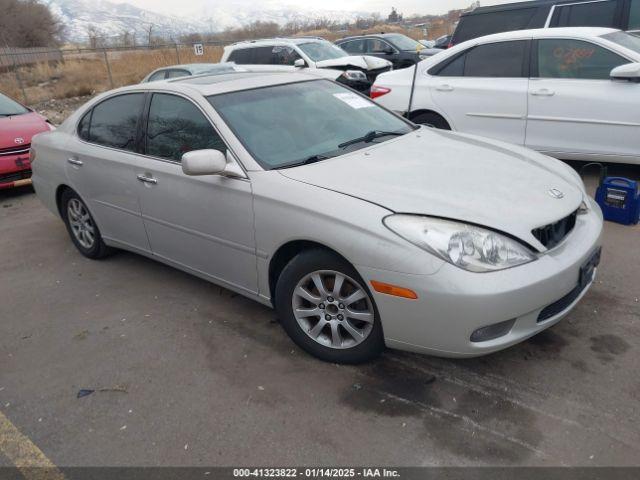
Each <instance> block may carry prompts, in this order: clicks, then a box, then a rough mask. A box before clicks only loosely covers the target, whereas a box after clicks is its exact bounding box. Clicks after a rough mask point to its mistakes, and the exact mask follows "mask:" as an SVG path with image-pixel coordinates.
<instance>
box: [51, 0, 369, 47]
mask: <svg viewBox="0 0 640 480" xmlns="http://www.w3.org/2000/svg"><path fill="white" fill-rule="evenodd" d="M41 1H42V3H44V4H46V5H48V6H49V9H50V10H51V11H52V12H53V13H54V14H55V15H56V16H57V17H58V18H59V19H60V20H61V22H62V24H63V25H64V26H65V34H66V36H67V39H68V40H69V41H71V42H84V41H86V40H87V38H88V36H89V31H90V30H94V31H95V32H96V33H97V34H98V35H99V36H100V37H102V38H105V39H115V38H118V37H121V36H122V35H123V34H124V33H125V32H127V34H128V35H130V36H131V35H135V36H136V39H137V42H138V43H146V41H147V38H148V31H149V28H151V29H152V33H153V35H154V36H159V37H162V38H165V39H171V38H177V37H179V36H180V35H183V34H188V33H207V32H220V31H223V30H225V29H226V28H234V27H240V26H243V25H247V24H249V23H251V22H254V21H256V20H260V21H264V22H276V23H278V24H280V25H284V24H285V23H287V22H290V21H304V20H310V19H317V18H327V19H330V20H337V21H353V20H355V19H356V18H357V17H358V16H366V15H367V14H363V13H362V12H347V11H328V10H312V9H304V10H302V9H299V8H296V9H293V8H290V7H289V8H288V7H285V6H279V5H278V4H273V3H270V4H268V5H269V6H268V7H260V6H257V5H258V4H259V2H252V3H253V6H250V5H249V3H248V2H241V3H242V7H241V8H238V7H237V6H236V8H231V7H229V6H219V2H216V3H215V4H213V5H211V4H209V3H208V2H207V4H203V5H202V6H201V7H200V8H198V9H197V10H194V11H192V12H189V13H188V15H187V14H185V15H183V16H175V15H169V14H166V13H158V12H152V11H150V10H145V9H142V8H138V7H136V6H134V5H131V4H129V3H116V2H113V1H109V0H41Z"/></svg>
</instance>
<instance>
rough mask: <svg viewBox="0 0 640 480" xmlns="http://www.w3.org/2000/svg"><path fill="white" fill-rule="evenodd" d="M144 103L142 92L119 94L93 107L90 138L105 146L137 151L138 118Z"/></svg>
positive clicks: (88, 135) (93, 141) (88, 136)
mask: <svg viewBox="0 0 640 480" xmlns="http://www.w3.org/2000/svg"><path fill="white" fill-rule="evenodd" d="M143 104H144V94H142V93H129V94H125V95H119V96H117V97H112V98H109V99H108V100H105V101H104V102H102V103H99V104H98V105H96V106H95V107H94V108H93V114H92V115H91V123H90V125H89V131H88V132H87V138H88V140H89V141H90V142H92V143H97V144H98V145H104V146H105V147H112V148H119V149H122V150H130V151H135V146H136V132H137V126H138V118H139V117H140V113H141V111H142V106H143ZM85 118H86V116H85Z"/></svg>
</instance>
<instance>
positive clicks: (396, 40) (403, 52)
mask: <svg viewBox="0 0 640 480" xmlns="http://www.w3.org/2000/svg"><path fill="white" fill-rule="evenodd" d="M336 45H338V46H339V47H341V48H342V49H344V50H345V51H346V52H347V53H349V54H351V55H372V56H374V57H379V58H382V59H385V60H388V61H390V62H391V63H393V68H394V69H398V68H406V67H410V66H411V65H415V63H416V62H419V61H420V60H423V59H424V58H427V57H429V56H431V55H433V54H434V53H437V52H431V49H425V48H424V46H423V45H422V44H421V43H420V42H417V41H416V40H414V39H413V38H409V37H407V36H406V35H403V34H401V33H380V34H374V35H360V36H355V37H347V38H343V39H341V40H338V41H337V42H336Z"/></svg>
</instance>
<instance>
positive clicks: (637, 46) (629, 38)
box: [602, 32, 640, 54]
mask: <svg viewBox="0 0 640 480" xmlns="http://www.w3.org/2000/svg"><path fill="white" fill-rule="evenodd" d="M602 38H604V39H605V40H609V41H610V42H613V43H617V44H618V45H620V46H622V47H625V48H628V49H629V50H633V51H634V52H636V53H639V54H640V37H636V36H635V35H629V34H628V33H626V32H613V33H607V34H606V35H602Z"/></svg>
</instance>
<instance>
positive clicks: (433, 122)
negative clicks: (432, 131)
mask: <svg viewBox="0 0 640 480" xmlns="http://www.w3.org/2000/svg"><path fill="white" fill-rule="evenodd" d="M411 121H412V122H413V123H417V124H418V125H427V126H429V127H433V128H438V129H440V130H451V126H450V125H449V123H448V122H447V121H446V120H445V119H444V117H442V116H441V115H438V114H437V113H432V112H424V113H419V114H417V115H412V116H411Z"/></svg>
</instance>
